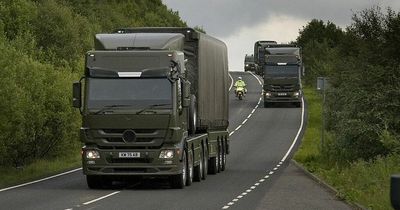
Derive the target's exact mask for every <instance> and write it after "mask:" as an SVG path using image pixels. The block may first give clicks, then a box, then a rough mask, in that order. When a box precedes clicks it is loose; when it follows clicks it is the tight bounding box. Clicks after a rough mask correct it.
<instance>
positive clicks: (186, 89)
mask: <svg viewBox="0 0 400 210" xmlns="http://www.w3.org/2000/svg"><path fill="white" fill-rule="evenodd" d="M190 85H191V84H190V82H189V81H187V80H185V81H183V88H182V106H183V107H189V106H190Z"/></svg>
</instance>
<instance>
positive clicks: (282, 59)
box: [263, 44, 302, 107]
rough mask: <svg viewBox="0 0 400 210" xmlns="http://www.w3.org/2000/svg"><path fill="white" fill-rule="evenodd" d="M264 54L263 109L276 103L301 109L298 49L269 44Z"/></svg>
mask: <svg viewBox="0 0 400 210" xmlns="http://www.w3.org/2000/svg"><path fill="white" fill-rule="evenodd" d="M264 52H265V64H264V66H263V71H264V73H263V76H264V85H263V89H264V91H263V95H264V107H269V106H270V104H272V103H276V102H279V103H280V102H285V103H293V104H294V105H296V107H301V98H302V91H301V73H302V72H301V70H302V60H301V55H300V48H298V47H297V46H296V45H287V44H271V45H268V46H266V47H265V51H264Z"/></svg>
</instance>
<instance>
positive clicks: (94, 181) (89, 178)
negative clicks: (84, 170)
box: [86, 175, 103, 189]
mask: <svg viewBox="0 0 400 210" xmlns="http://www.w3.org/2000/svg"><path fill="white" fill-rule="evenodd" d="M86 182H87V186H88V187H89V188H90V189H101V188H103V179H102V177H101V176H96V175H86Z"/></svg>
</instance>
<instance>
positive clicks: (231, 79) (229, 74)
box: [228, 73, 233, 91]
mask: <svg viewBox="0 0 400 210" xmlns="http://www.w3.org/2000/svg"><path fill="white" fill-rule="evenodd" d="M228 75H229V77H230V78H231V81H232V82H231V86H230V87H229V91H231V89H232V87H233V78H232V75H231V74H229V73H228Z"/></svg>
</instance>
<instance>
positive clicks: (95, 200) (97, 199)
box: [83, 191, 121, 205]
mask: <svg viewBox="0 0 400 210" xmlns="http://www.w3.org/2000/svg"><path fill="white" fill-rule="evenodd" d="M120 192H121V191H115V192H113V193H110V194H107V195H105V196H102V197H100V198H96V199H94V200H91V201H88V202H86V203H83V205H89V204H91V203H94V202H97V201H99V200H102V199H104V198H108V197H110V196H113V195H115V194H117V193H120Z"/></svg>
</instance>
